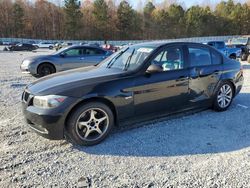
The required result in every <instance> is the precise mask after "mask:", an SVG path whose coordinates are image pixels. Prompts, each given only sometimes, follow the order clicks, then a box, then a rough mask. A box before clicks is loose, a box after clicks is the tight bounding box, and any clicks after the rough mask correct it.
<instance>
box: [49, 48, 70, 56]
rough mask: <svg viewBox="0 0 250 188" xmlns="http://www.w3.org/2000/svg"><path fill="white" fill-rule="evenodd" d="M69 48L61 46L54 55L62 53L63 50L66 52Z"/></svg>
mask: <svg viewBox="0 0 250 188" xmlns="http://www.w3.org/2000/svg"><path fill="white" fill-rule="evenodd" d="M66 49H67V47H65V48H61V49H60V50H58V51H56V52H53V53H52V55H60V54H61V53H62V52H64V51H65V50H66Z"/></svg>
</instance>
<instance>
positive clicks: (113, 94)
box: [57, 77, 134, 120]
mask: <svg viewBox="0 0 250 188" xmlns="http://www.w3.org/2000/svg"><path fill="white" fill-rule="evenodd" d="M133 80H134V78H133V77H125V78H116V79H114V80H107V81H102V82H96V83H94V84H89V85H80V84H79V85H78V84H77V85H76V86H73V87H72V85H71V86H65V87H64V88H68V89H67V90H64V91H61V92H58V93H57V94H58V95H63V96H69V95H72V93H74V94H73V95H74V97H76V98H79V99H80V102H83V101H87V100H92V99H94V100H98V99H100V100H102V99H104V100H105V101H108V102H109V103H111V104H112V105H113V106H114V107H115V110H116V115H117V118H118V119H119V120H123V119H126V118H128V117H131V116H133V115H134V105H133V102H134V100H133V99H134V96H133V92H132V89H131V88H132V87H133V85H134V81H133Z"/></svg>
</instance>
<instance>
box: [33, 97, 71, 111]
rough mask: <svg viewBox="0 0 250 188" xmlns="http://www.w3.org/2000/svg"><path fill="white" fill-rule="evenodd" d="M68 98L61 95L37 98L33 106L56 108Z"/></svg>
mask: <svg viewBox="0 0 250 188" xmlns="http://www.w3.org/2000/svg"><path fill="white" fill-rule="evenodd" d="M65 99H66V97H64V96H59V95H47V96H35V97H34V99H33V105H34V106H36V107H39V108H55V107H58V106H59V105H60V104H62V103H63V102H64V100H65Z"/></svg>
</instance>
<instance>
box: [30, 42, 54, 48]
mask: <svg viewBox="0 0 250 188" xmlns="http://www.w3.org/2000/svg"><path fill="white" fill-rule="evenodd" d="M34 45H36V46H37V47H38V48H49V49H50V50H52V49H53V47H54V44H53V43H51V42H39V43H37V44H34Z"/></svg>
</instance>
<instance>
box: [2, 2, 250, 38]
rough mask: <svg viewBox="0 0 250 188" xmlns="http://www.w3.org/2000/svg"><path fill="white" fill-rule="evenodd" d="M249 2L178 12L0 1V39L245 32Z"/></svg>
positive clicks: (175, 7)
mask: <svg viewBox="0 0 250 188" xmlns="http://www.w3.org/2000/svg"><path fill="white" fill-rule="evenodd" d="M249 22H250V6H249V3H244V4H243V3H235V2H234V1H233V0H229V1H227V2H224V1H222V2H220V3H218V4H217V5H215V7H214V8H211V7H210V6H198V5H197V6H192V7H190V8H188V9H185V8H183V7H182V6H181V5H180V4H178V3H173V4H170V5H167V6H162V4H161V6H159V5H157V4H154V3H152V2H151V1H149V2H148V3H146V4H145V6H144V7H143V8H142V9H141V10H135V9H133V7H132V6H131V5H130V4H129V2H128V1H126V0H122V1H121V2H120V3H119V4H118V5H116V4H115V3H114V1H113V0H94V1H91V0H85V1H83V2H82V3H80V1H79V0H65V1H64V3H63V5H58V4H53V3H51V2H49V1H46V0H36V1H35V2H31V1H28V0H15V1H9V0H0V23H1V24H0V37H2V38H4V37H14V38H34V39H64V40H73V39H75V40H141V39H143V40H150V39H171V38H181V37H199V36H217V35H245V34H250V24H249Z"/></svg>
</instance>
